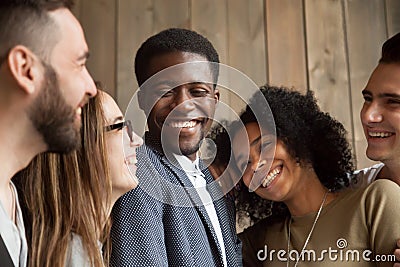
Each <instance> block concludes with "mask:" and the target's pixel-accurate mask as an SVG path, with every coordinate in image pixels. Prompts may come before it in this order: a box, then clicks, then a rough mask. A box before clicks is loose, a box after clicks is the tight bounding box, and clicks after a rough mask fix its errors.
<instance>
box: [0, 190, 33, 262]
mask: <svg viewBox="0 0 400 267" xmlns="http://www.w3.org/2000/svg"><path fill="white" fill-rule="evenodd" d="M11 188H12V190H14V196H15V208H16V216H15V221H16V224H15V223H14V222H13V221H12V220H11V219H10V217H9V216H8V214H7V212H6V210H5V209H4V207H3V204H2V203H1V201H0V234H1V237H2V238H3V241H4V244H5V245H6V248H7V250H8V253H9V254H10V256H11V259H12V261H13V263H14V266H17V267H18V266H20V267H25V266H26V265H27V259H28V245H27V242H26V237H25V227H24V221H23V219H22V212H21V207H20V205H19V201H18V195H17V190H16V189H15V186H14V184H13V183H12V182H11Z"/></svg>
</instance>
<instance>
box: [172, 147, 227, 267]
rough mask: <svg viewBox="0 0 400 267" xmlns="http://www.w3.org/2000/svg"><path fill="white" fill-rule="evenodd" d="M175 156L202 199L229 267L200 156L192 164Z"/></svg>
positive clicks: (224, 259)
mask: <svg viewBox="0 0 400 267" xmlns="http://www.w3.org/2000/svg"><path fill="white" fill-rule="evenodd" d="M174 156H175V158H176V160H177V161H178V163H179V165H181V167H182V169H183V170H184V171H185V173H186V174H187V176H188V177H189V180H190V182H191V183H192V185H193V187H194V188H196V191H197V193H198V194H199V196H200V199H201V201H202V202H203V204H204V207H205V209H206V211H207V214H208V217H210V220H211V223H212V226H213V227H214V231H215V234H216V235H217V239H218V243H219V246H220V248H221V251H222V258H223V261H224V266H225V267H226V266H227V262H226V252H225V244H224V239H223V237H222V231H221V226H220V223H219V220H218V216H217V212H216V211H215V207H214V204H213V201H212V199H211V197H210V194H209V193H208V191H207V189H206V184H207V182H206V180H205V179H204V174H203V173H202V172H201V170H200V168H199V157H198V155H196V159H195V160H194V161H193V162H192V161H191V160H190V159H189V158H188V157H186V156H183V155H177V154H174Z"/></svg>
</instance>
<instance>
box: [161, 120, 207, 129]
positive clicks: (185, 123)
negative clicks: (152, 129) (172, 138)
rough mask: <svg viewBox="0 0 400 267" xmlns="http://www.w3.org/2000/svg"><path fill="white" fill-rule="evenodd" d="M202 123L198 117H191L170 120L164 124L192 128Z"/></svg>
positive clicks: (172, 126)
mask: <svg viewBox="0 0 400 267" xmlns="http://www.w3.org/2000/svg"><path fill="white" fill-rule="evenodd" d="M200 123H202V120H200V119H192V120H189V121H187V120H170V121H168V122H167V123H165V125H167V126H168V127H171V128H188V129H189V128H194V127H196V126H197V125H198V124H200Z"/></svg>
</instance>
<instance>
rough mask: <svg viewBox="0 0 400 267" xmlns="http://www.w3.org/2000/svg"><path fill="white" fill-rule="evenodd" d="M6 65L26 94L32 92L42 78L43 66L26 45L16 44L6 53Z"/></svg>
mask: <svg viewBox="0 0 400 267" xmlns="http://www.w3.org/2000/svg"><path fill="white" fill-rule="evenodd" d="M7 60H8V65H9V68H10V72H11V74H12V75H13V77H14V79H15V81H16V82H17V83H18V85H19V86H20V87H21V88H22V89H23V90H24V91H25V92H26V93H28V94H33V93H34V92H35V89H36V85H37V83H38V82H40V80H41V79H42V72H43V67H42V64H41V63H40V62H39V60H38V58H37V57H36V56H35V54H34V53H33V52H32V51H31V50H30V49H29V48H27V47H26V46H23V45H17V46H15V47H13V48H12V49H11V50H10V52H9V54H8V58H7Z"/></svg>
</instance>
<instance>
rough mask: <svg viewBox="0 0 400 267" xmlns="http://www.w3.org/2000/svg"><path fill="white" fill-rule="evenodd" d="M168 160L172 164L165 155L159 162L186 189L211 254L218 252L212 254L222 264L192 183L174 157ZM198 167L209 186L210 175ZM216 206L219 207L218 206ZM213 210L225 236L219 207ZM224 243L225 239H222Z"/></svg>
mask: <svg viewBox="0 0 400 267" xmlns="http://www.w3.org/2000/svg"><path fill="white" fill-rule="evenodd" d="M169 158H170V159H172V161H173V162H170V161H169V160H168V159H167V157H166V156H165V155H164V156H163V157H162V159H161V161H162V162H163V163H164V164H165V165H166V166H167V167H168V168H169V169H170V170H171V171H172V172H173V174H174V175H175V177H176V179H177V181H178V182H179V183H180V185H181V186H183V187H187V188H188V189H187V190H186V192H187V194H188V196H189V197H190V199H191V200H192V203H193V206H194V207H195V209H196V210H197V212H198V214H199V216H200V218H201V220H202V222H203V224H204V228H205V229H206V231H207V233H208V236H209V242H210V246H211V248H212V249H213V252H218V253H214V255H215V257H216V258H218V259H217V261H218V262H220V263H221V264H222V256H221V254H222V250H221V248H220V245H219V242H218V239H217V235H216V233H215V230H214V227H213V225H212V222H211V220H210V217H209V216H208V213H207V210H206V209H205V207H204V205H202V202H201V199H200V196H199V195H198V193H197V191H196V189H195V188H194V187H193V185H192V183H191V182H190V180H189V177H188V176H187V174H186V172H185V171H184V170H183V169H182V168H181V167H180V165H179V163H178V162H177V161H176V160H175V157H173V156H172V157H169ZM200 162H201V160H200ZM200 167H201V169H202V170H203V171H202V172H203V173H204V174H205V179H206V181H207V184H209V183H210V182H211V181H212V180H213V179H212V177H211V174H210V173H209V172H208V170H207V171H206V172H205V171H204V169H203V166H202V164H201V166H200ZM210 179H211V180H210ZM210 195H211V194H210ZM217 202H220V201H217ZM214 205H215V202H214ZM218 206H220V204H219V205H218ZM215 209H216V213H217V216H218V218H219V220H220V225H221V230H222V235H223V236H224V235H225V233H224V230H223V228H224V227H223V225H222V221H221V219H220V213H221V212H220V210H221V207H218V208H217V207H216V206H215ZM224 241H225V237H224Z"/></svg>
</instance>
